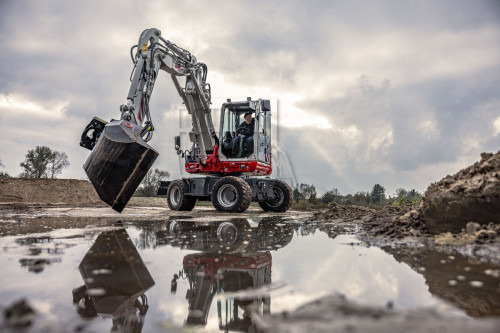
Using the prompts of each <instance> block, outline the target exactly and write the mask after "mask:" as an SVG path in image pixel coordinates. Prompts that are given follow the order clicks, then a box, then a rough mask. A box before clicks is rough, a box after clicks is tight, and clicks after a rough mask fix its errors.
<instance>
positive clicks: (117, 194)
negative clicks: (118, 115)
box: [83, 121, 158, 213]
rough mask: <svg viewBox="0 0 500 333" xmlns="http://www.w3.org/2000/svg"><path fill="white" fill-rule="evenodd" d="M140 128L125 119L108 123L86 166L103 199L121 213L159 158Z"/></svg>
mask: <svg viewBox="0 0 500 333" xmlns="http://www.w3.org/2000/svg"><path fill="white" fill-rule="evenodd" d="M140 130H141V128H140V127H139V126H137V125H133V124H131V123H129V122H126V121H115V122H112V123H110V124H108V125H106V127H105V128H104V132H103V133H102V134H101V136H100V137H99V140H98V141H97V143H96V145H95V147H94V149H93V150H92V153H90V155H89V157H88V159H87V161H86V162H85V164H84V165H83V169H84V170H85V173H86V174H87V176H88V177H89V180H90V182H91V183H92V185H94V188H95V189H96V191H97V194H99V197H100V198H101V200H102V201H104V202H106V203H107V204H108V205H110V206H111V208H113V209H114V210H116V211H117V212H119V213H121V212H122V210H123V208H125V206H126V205H127V203H128V201H129V200H130V198H131V197H132V195H133V194H134V192H135V190H136V189H137V187H138V186H139V184H140V183H141V181H142V179H143V178H144V176H145V175H146V173H147V172H148V170H149V169H150V168H151V166H152V165H153V162H154V161H155V160H156V157H158V153H157V152H156V151H155V150H154V149H153V148H151V147H150V146H149V145H148V144H147V143H146V142H145V141H144V140H143V139H142V138H141V136H140Z"/></svg>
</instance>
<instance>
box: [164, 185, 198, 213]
mask: <svg viewBox="0 0 500 333" xmlns="http://www.w3.org/2000/svg"><path fill="white" fill-rule="evenodd" d="M167 203H168V207H170V209H171V210H180V211H190V210H193V207H194V205H195V204H196V198H195V197H191V196H189V195H184V182H183V181H182V180H181V179H177V180H174V181H173V182H171V183H170V185H169V186H168V189H167Z"/></svg>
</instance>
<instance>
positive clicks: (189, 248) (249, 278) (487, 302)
mask: <svg viewBox="0 0 500 333" xmlns="http://www.w3.org/2000/svg"><path fill="white" fill-rule="evenodd" d="M386 213H387V212H386ZM342 214H343V216H344V217H345V218H342V216H341V215H339V216H332V217H330V218H329V219H328V220H324V221H316V220H317V219H314V218H313V217H312V216H311V214H304V213H300V212H293V211H292V212H288V213H286V214H276V215H272V214H268V213H264V212H262V211H261V210H259V209H257V208H252V209H250V210H249V211H248V212H246V213H245V214H234V215H232V214H218V213H216V212H215V211H214V210H213V208H209V207H207V208H196V209H195V210H194V211H193V212H189V213H183V214H178V213H175V214H174V212H171V211H169V210H167V209H166V208H163V207H155V208H151V207H149V208H147V209H146V208H143V207H129V208H126V209H125V210H124V212H123V214H117V213H116V212H114V211H112V210H111V209H109V208H104V207H97V208H85V207H70V206H39V205H31V206H26V205H25V206H22V205H18V206H15V205H14V206H13V205H11V206H3V207H2V208H1V209H0V233H1V235H0V249H1V251H2V255H1V256H0V265H1V267H2V270H1V271H0V285H1V287H0V310H1V311H2V313H3V318H2V322H1V324H0V330H1V331H7V332H9V331H12V332H14V331H15V332H19V331H20V332H39V331H46V332H68V331H69V332H103V331H104V332H108V331H119V332H158V331H160V332H161V331H165V332H185V331H210V332H219V331H257V332H279V331H281V332H293V331H295V332H303V331H318V332H330V331H331V330H332V329H336V330H337V331H340V332H343V331H361V332H362V331H366V332H371V331H380V332H382V331H392V330H394V329H399V330H402V331H407V332H428V331H433V330H436V329H438V328H441V329H442V328H443V327H444V328H446V329H448V330H449V331H452V330H453V331H456V332H466V331H472V330H474V331H477V332H496V331H498V330H499V329H500V319H499V316H500V313H499V311H498V309H499V308H500V306H499V305H500V264H499V263H498V262H497V261H496V260H495V257H498V253H499V252H496V251H495V250H492V251H490V252H488V253H486V254H484V253H481V252H477V251H476V252H474V251H472V250H470V251H469V252H467V251H462V250H460V249H464V248H465V247H464V245H460V246H457V245H456V244H454V243H453V241H456V238H453V236H451V240H450V239H446V237H444V236H443V239H441V240H440V241H441V242H442V243H439V242H438V241H437V240H436V238H434V237H430V238H425V237H405V238H391V237H387V236H380V235H379V236H377V237H374V236H373V235H370V233H369V232H366V230H365V228H366V223H369V222H370V221H369V220H368V219H365V220H363V218H362V217H361V218H360V216H352V218H349V214H351V213H349V212H348V211H345V212H343V213H342ZM352 214H354V215H355V213H352ZM363 216H366V214H365V215H363ZM470 227H471V230H469V231H470V232H471V233H469V234H468V235H476V233H478V232H479V231H480V230H481V228H483V226H475V225H471V226H470ZM477 228H479V229H478V230H476V229H477ZM471 237H472V236H471ZM447 242H448V243H447ZM438 243H439V244H438ZM450 244H451V245H450ZM467 244H468V245H467V246H469V245H471V244H472V245H471V246H484V245H485V244H476V243H474V242H472V243H471V242H468V243H467ZM494 244H495V243H494V242H493V243H491V244H489V245H494ZM487 245H488V244H487Z"/></svg>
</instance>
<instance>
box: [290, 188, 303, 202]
mask: <svg viewBox="0 0 500 333" xmlns="http://www.w3.org/2000/svg"><path fill="white" fill-rule="evenodd" d="M300 199H304V198H303V197H302V193H300V190H299V185H296V186H295V187H294V189H293V200H295V202H296V203H299V201H300Z"/></svg>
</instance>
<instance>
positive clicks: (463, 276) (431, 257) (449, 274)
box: [383, 247, 500, 317]
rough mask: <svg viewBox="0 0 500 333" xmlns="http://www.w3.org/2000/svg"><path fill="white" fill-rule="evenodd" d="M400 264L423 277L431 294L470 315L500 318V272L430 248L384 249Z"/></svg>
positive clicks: (495, 267)
mask: <svg viewBox="0 0 500 333" xmlns="http://www.w3.org/2000/svg"><path fill="white" fill-rule="evenodd" d="M383 249H384V251H386V252H387V253H390V254H392V255H393V256H394V258H395V259H396V260H398V261H400V262H404V263H406V264H408V265H409V266H410V267H411V268H412V269H413V270H415V271H416V272H418V273H419V274H421V275H422V276H423V277H424V278H425V280H426V284H427V285H428V286H429V291H430V292H431V293H432V294H433V295H436V296H439V297H440V298H442V299H444V300H446V301H448V302H451V303H453V304H455V305H456V306H458V307H459V308H461V309H463V310H464V311H465V312H466V313H467V314H468V315H469V316H472V317H484V316H500V284H499V276H500V269H499V267H497V266H494V265H491V264H486V263H482V262H480V261H477V260H471V259H468V258H466V257H464V256H463V255H461V254H459V253H454V254H453V255H450V254H447V253H442V252H437V251H432V250H429V249H412V248H393V247H383Z"/></svg>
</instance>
